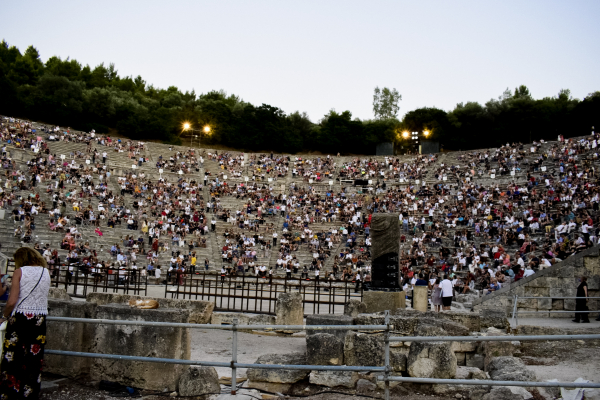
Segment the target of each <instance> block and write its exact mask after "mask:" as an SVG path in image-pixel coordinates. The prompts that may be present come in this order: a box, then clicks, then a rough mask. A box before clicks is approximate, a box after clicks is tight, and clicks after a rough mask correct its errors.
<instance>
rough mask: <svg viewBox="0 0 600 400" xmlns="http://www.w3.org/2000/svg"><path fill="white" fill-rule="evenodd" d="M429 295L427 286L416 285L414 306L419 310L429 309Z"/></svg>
mask: <svg viewBox="0 0 600 400" xmlns="http://www.w3.org/2000/svg"><path fill="white" fill-rule="evenodd" d="M428 305H429V297H428V293H427V286H415V287H414V288H413V299H412V308H413V309H415V310H419V311H423V312H425V311H427V307H428Z"/></svg>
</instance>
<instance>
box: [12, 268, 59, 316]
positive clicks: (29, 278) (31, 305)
mask: <svg viewBox="0 0 600 400" xmlns="http://www.w3.org/2000/svg"><path fill="white" fill-rule="evenodd" d="M40 277H41V279H40ZM38 282H39V283H38ZM36 284H37V286H36ZM34 288H35V289H34ZM49 290H50V274H49V273H48V269H46V268H43V267H21V287H20V289H19V300H18V301H17V307H16V308H15V309H14V310H13V312H12V314H13V315H14V314H16V313H21V314H42V315H47V314H48V291H49ZM23 299H25V301H23Z"/></svg>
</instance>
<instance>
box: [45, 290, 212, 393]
mask: <svg viewBox="0 0 600 400" xmlns="http://www.w3.org/2000/svg"><path fill="white" fill-rule="evenodd" d="M131 298H139V296H127V295H115V294H109V293H95V294H94V295H93V296H89V297H88V301H87V302H81V301H71V300H63V299H52V298H51V299H49V300H48V305H49V315H50V316H60V317H71V318H100V319H112V320H132V321H155V322H176V323H190V322H191V323H209V322H210V318H211V314H212V307H213V304H212V303H209V302H201V301H187V300H186V301H185V302H184V301H182V300H170V299H160V300H162V301H160V302H159V303H161V304H160V307H159V308H157V309H150V310H141V309H137V308H131V307H129V305H128V302H129V300H130V299H131ZM157 300H158V299H157ZM180 303H182V304H180ZM183 303H187V304H183ZM203 303H206V304H203ZM46 348H47V349H53V350H68V351H76V352H85V353H105V354H121V355H131V356H141V357H154V358H174V359H184V360H189V359H190V353H191V337H190V332H189V329H188V328H172V327H143V326H131V325H103V324H85V323H71V322H57V321H49V322H48V333H47V344H46ZM45 362H46V367H45V371H46V372H49V373H55V374H59V375H63V376H68V377H79V378H87V379H91V380H102V379H107V380H111V381H116V382H119V383H122V384H125V385H129V386H134V387H139V388H144V389H150V390H160V391H163V390H168V391H174V390H176V389H177V382H178V379H179V376H180V375H181V374H182V373H183V371H184V370H185V368H186V367H185V366H182V365H176V364H161V363H147V362H131V361H121V360H110V359H99V358H83V357H82V358H80V357H66V356H57V355H51V354H47V355H46V357H45Z"/></svg>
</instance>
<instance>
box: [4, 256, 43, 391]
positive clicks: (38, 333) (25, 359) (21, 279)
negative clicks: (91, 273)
mask: <svg viewBox="0 0 600 400" xmlns="http://www.w3.org/2000/svg"><path fill="white" fill-rule="evenodd" d="M13 257H14V261H15V271H14V272H13V276H12V287H11V291H10V295H9V297H8V301H7V303H6V307H5V308H4V310H3V317H2V320H1V322H4V321H5V320H8V326H7V328H6V334H5V340H4V344H3V346H4V347H3V358H2V364H1V365H0V371H1V374H0V398H1V399H3V400H4V399H6V400H11V399H37V398H38V396H39V393H40V386H41V381H42V375H41V371H42V364H43V359H44V345H45V343H46V315H47V314H48V290H49V289H50V274H49V273H48V270H47V269H46V267H47V264H46V260H45V259H44V257H42V256H41V255H40V254H39V253H38V252H37V251H35V250H34V249H31V248H28V247H21V248H20V249H18V250H17V251H16V252H15V254H14V256H13Z"/></svg>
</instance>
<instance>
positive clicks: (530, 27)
mask: <svg viewBox="0 0 600 400" xmlns="http://www.w3.org/2000/svg"><path fill="white" fill-rule="evenodd" d="M0 4H1V6H2V8H1V9H2V17H3V18H2V23H0V39H5V40H6V41H7V42H8V43H9V44H10V45H16V46H17V47H18V48H19V49H20V50H21V51H22V52H23V51H25V49H26V48H27V46H28V45H30V44H32V45H34V46H35V47H36V48H37V49H38V50H39V51H40V53H41V56H42V59H43V60H44V61H46V60H47V59H48V58H49V57H51V56H53V55H56V56H60V57H61V58H63V59H64V58H66V57H71V58H75V59H77V60H78V61H79V62H80V63H82V64H84V65H85V64H89V65H90V66H92V67H94V66H96V65H97V64H99V63H101V62H104V63H105V64H106V65H108V63H111V62H112V63H115V65H116V68H117V70H118V71H119V74H120V75H121V76H125V75H134V76H136V75H141V76H142V77H143V78H144V79H145V80H146V82H147V83H149V84H153V85H154V86H156V87H161V88H166V87H168V86H172V85H174V86H177V87H178V88H179V89H181V90H182V91H186V90H195V91H196V93H204V92H207V91H210V90H219V89H223V90H225V91H227V92H228V93H234V94H237V95H239V96H240V97H241V98H242V99H244V100H245V101H249V102H251V103H253V104H255V105H260V104H262V103H266V104H270V105H272V106H277V107H279V108H281V109H283V110H284V111H285V112H286V113H289V112H293V111H296V110H298V111H301V112H302V111H306V112H307V113H308V114H309V116H310V117H311V119H312V120H313V122H317V121H318V120H319V119H320V118H321V117H322V116H323V115H324V114H326V113H327V112H328V111H329V110H330V109H332V108H334V109H336V110H337V111H344V110H350V111H351V112H352V114H353V115H354V116H355V117H358V118H361V119H370V118H373V112H372V104H371V102H372V96H373V88H374V87H375V86H380V87H383V86H387V87H390V88H392V87H393V88H397V89H398V91H399V92H400V93H401V94H402V96H403V99H402V101H401V102H400V116H401V115H402V114H404V113H406V112H407V111H410V110H413V109H415V108H418V107H425V106H427V107H434V106H435V107H438V108H442V109H444V110H447V111H449V110H451V109H452V108H453V107H454V106H455V105H456V104H457V103H459V102H466V101H479V102H481V103H485V102H486V101H488V100H489V99H490V98H492V97H494V98H496V97H498V96H499V95H500V94H501V93H502V92H503V91H504V89H505V88H507V87H509V88H510V89H511V90H513V89H514V88H515V87H516V86H518V85H521V84H524V85H527V86H528V87H529V89H530V91H531V93H532V95H533V96H534V97H535V98H542V97H546V96H555V95H556V94H557V93H558V91H559V90H560V89H561V88H568V89H571V92H572V95H573V96H574V97H577V98H583V97H584V96H586V95H587V94H588V93H590V92H593V91H596V90H600V73H598V65H600V52H599V51H598V50H599V40H598V32H597V31H598V29H597V19H598V17H599V16H600V1H598V0H591V1H583V0H581V1H579V0H572V1H551V0H544V1H538V0H527V1H522V0H521V1H512V0H509V1H507V0H504V1H487V0H486V1H467V0H464V1H462V0H456V1H426V0H423V1H417V0H414V1H400V0H397V1H350V0H346V1H323V0H321V1H312V0H303V1H298V2H291V1H275V0H272V1H260V0H255V1H227V0H225V1H199V0H198V1H169V2H165V1H151V0H144V1H133V0H128V1H114V0H104V1H54V2H48V1H2V2H1V3H0Z"/></svg>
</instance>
